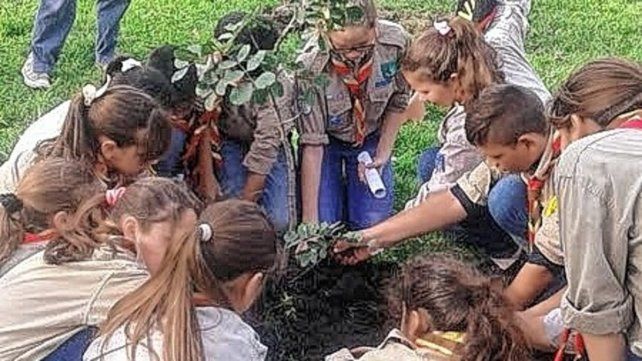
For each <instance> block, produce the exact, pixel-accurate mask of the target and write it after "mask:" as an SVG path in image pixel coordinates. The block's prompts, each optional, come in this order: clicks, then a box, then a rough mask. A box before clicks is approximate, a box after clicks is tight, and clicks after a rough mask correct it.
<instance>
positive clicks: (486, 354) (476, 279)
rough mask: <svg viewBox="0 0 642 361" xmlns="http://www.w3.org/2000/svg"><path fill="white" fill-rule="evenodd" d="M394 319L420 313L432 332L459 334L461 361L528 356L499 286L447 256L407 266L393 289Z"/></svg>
mask: <svg viewBox="0 0 642 361" xmlns="http://www.w3.org/2000/svg"><path fill="white" fill-rule="evenodd" d="M392 291H393V292H392V293H391V295H392V297H391V299H390V306H391V312H392V315H393V317H394V318H396V319H397V320H400V319H401V317H400V316H401V313H402V310H403V308H404V305H405V308H406V309H407V310H418V309H420V308H422V309H424V310H426V312H427V313H428V315H429V318H430V320H429V323H430V327H431V329H432V330H433V331H443V332H447V331H453V332H465V333H466V336H465V339H464V345H463V349H462V351H461V355H459V356H461V361H489V360H502V361H526V360H529V359H530V352H529V349H528V347H527V346H526V345H527V343H526V339H525V337H524V335H523V333H522V332H521V330H520V328H519V327H518V325H517V324H516V322H515V320H514V318H513V317H514V316H513V312H512V311H511V309H510V308H509V307H508V303H507V302H506V300H505V299H504V297H503V295H502V290H501V286H500V285H499V284H496V283H495V282H492V281H491V279H489V278H487V277H485V276H482V275H481V274H480V273H479V272H478V271H476V270H475V269H473V268H472V267H471V266H469V265H467V264H465V263H463V262H461V261H457V260H455V259H453V258H450V257H447V256H439V255H430V256H428V257H427V256H425V255H424V256H420V257H416V258H413V259H411V260H409V261H408V262H407V263H406V264H405V265H404V266H403V269H402V271H401V273H400V275H399V279H398V280H397V281H396V282H395V283H393V290H392Z"/></svg>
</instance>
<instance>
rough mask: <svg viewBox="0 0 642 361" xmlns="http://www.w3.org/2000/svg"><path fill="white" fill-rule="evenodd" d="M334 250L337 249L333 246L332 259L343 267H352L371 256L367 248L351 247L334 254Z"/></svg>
mask: <svg viewBox="0 0 642 361" xmlns="http://www.w3.org/2000/svg"><path fill="white" fill-rule="evenodd" d="M336 249H337V248H336V246H335V253H334V257H335V259H336V260H337V261H338V262H339V263H341V264H344V265H350V266H353V265H356V264H357V263H360V262H363V261H365V260H367V259H368V258H370V257H371V256H372V254H371V253H370V249H369V248H368V246H359V247H352V248H349V249H347V250H345V251H342V252H338V253H337V252H336Z"/></svg>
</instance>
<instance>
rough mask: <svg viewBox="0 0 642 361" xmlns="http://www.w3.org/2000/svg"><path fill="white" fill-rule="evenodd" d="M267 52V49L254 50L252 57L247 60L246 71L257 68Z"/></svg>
mask: <svg viewBox="0 0 642 361" xmlns="http://www.w3.org/2000/svg"><path fill="white" fill-rule="evenodd" d="M266 54H267V51H265V50H259V51H257V52H256V54H254V55H252V57H251V58H250V59H249V60H248V61H247V66H246V68H245V69H246V70H247V71H253V70H256V69H258V68H259V66H261V63H263V60H264V59H265V55H266Z"/></svg>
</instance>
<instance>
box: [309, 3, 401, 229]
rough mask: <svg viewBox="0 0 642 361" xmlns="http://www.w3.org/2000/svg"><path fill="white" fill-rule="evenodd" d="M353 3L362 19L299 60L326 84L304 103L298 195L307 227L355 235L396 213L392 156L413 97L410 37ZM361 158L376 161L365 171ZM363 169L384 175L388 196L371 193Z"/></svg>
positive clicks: (372, 8)
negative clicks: (406, 68)
mask: <svg viewBox="0 0 642 361" xmlns="http://www.w3.org/2000/svg"><path fill="white" fill-rule="evenodd" d="M351 3H352V4H351V5H356V6H357V7H359V8H360V9H361V10H362V12H363V16H362V17H361V19H359V21H354V22H350V21H347V22H346V23H345V24H343V27H342V29H340V30H335V31H330V32H328V33H327V34H326V35H327V39H328V42H329V44H327V45H328V47H327V48H328V50H326V51H323V50H321V49H314V50H312V51H310V52H308V53H305V54H303V55H302V56H301V58H300V59H299V60H300V62H301V63H302V64H303V65H304V67H305V69H306V70H308V71H310V72H311V73H313V74H323V75H325V76H326V77H327V82H326V84H325V86H319V85H315V86H309V88H308V89H307V90H308V91H311V92H312V94H314V97H313V98H314V101H312V102H307V101H299V107H300V111H301V117H300V131H301V137H300V144H301V148H302V159H301V188H302V189H301V192H302V193H301V194H302V211H303V215H302V216H303V221H304V222H336V221H343V222H345V223H346V224H347V225H348V227H349V228H350V229H352V230H357V229H362V228H366V227H369V226H372V225H374V224H376V223H378V222H380V221H382V220H384V219H386V218H388V217H389V216H390V214H391V212H392V206H393V188H394V184H393V173H392V165H391V163H390V157H391V153H392V147H393V145H394V141H395V138H396V137H397V133H398V132H399V128H400V127H401V125H402V124H403V122H404V121H405V119H406V117H405V116H404V115H403V113H404V111H405V110H406V107H407V105H408V100H409V98H410V89H409V87H408V85H407V83H406V81H405V80H404V78H403V76H402V75H401V72H399V62H400V60H401V58H402V56H403V54H404V52H405V50H406V47H407V44H408V42H409V38H408V36H407V34H406V32H405V30H404V29H403V28H402V27H401V26H400V25H398V24H395V23H391V22H388V21H383V20H378V19H377V11H376V8H375V5H374V3H373V1H372V0H354V1H352V2H351ZM304 87H305V86H303V85H301V84H300V86H299V89H302V88H304ZM364 151H365V152H368V153H369V155H370V156H371V158H372V160H373V161H372V163H370V164H368V165H364V164H362V163H360V162H359V161H358V160H357V157H358V156H359V154H360V153H362V152H364ZM366 167H368V168H373V169H376V170H377V171H378V172H379V174H380V175H381V178H382V181H383V184H384V186H385V188H386V192H385V195H383V196H381V195H379V197H375V196H374V195H373V194H372V193H371V192H370V190H369V188H368V185H367V184H366V182H365V177H364V172H365V169H366Z"/></svg>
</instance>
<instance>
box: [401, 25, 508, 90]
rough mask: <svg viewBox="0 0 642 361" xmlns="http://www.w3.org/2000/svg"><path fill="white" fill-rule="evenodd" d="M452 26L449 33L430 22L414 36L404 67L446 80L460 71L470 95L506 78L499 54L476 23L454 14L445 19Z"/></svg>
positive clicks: (407, 69)
mask: <svg viewBox="0 0 642 361" xmlns="http://www.w3.org/2000/svg"><path fill="white" fill-rule="evenodd" d="M442 21H445V22H447V23H448V26H450V28H451V30H450V32H448V33H447V34H446V35H441V34H440V33H439V31H438V30H437V29H436V28H435V27H434V26H432V25H431V26H430V27H429V28H428V29H427V30H425V31H424V32H423V33H422V34H421V35H420V36H419V37H418V38H416V39H415V40H413V42H412V44H411V45H410V48H409V49H408V51H407V53H406V56H405V57H404V59H403V60H402V63H401V67H402V70H403V71H407V72H419V73H420V75H421V76H422V77H424V78H425V79H428V80H431V81H434V82H437V83H446V82H447V81H448V80H449V79H450V77H451V76H452V75H453V74H457V76H458V77H459V81H460V82H461V85H462V87H463V88H464V90H465V91H466V94H467V96H468V97H469V98H475V97H477V95H478V94H479V93H480V92H481V91H482V89H484V88H485V87H487V86H488V85H490V84H492V83H500V82H503V80H504V76H503V74H502V72H501V71H500V70H499V64H498V61H497V54H496V53H495V50H494V49H493V48H492V47H491V46H490V45H488V44H487V43H486V42H485V41H484V38H483V36H482V34H481V32H479V31H478V30H477V29H476V28H475V25H474V24H473V23H472V22H470V21H468V20H465V19H462V18H459V17H454V18H450V19H445V20H442Z"/></svg>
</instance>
